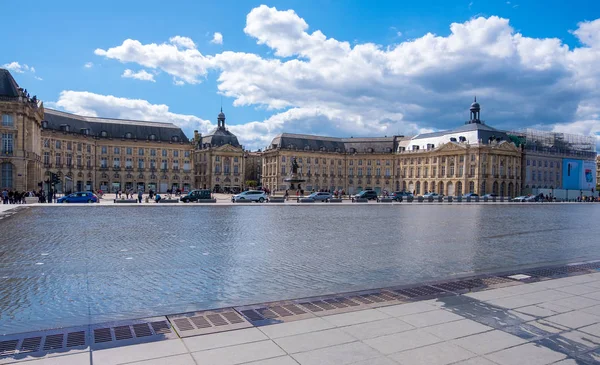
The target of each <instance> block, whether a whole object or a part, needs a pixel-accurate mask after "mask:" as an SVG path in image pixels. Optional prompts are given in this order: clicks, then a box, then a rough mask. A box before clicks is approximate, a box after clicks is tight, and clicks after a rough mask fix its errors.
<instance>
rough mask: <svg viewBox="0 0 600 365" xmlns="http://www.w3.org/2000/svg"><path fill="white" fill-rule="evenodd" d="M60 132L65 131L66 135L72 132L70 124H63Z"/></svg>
mask: <svg viewBox="0 0 600 365" xmlns="http://www.w3.org/2000/svg"><path fill="white" fill-rule="evenodd" d="M60 130H61V131H63V132H65V133H67V132H69V130H70V128H69V125H68V124H61V125H60Z"/></svg>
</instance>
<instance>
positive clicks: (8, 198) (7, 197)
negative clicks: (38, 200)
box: [2, 189, 38, 204]
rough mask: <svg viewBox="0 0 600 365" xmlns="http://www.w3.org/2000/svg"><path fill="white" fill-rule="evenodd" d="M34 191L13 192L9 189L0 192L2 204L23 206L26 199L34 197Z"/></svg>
mask: <svg viewBox="0 0 600 365" xmlns="http://www.w3.org/2000/svg"><path fill="white" fill-rule="evenodd" d="M36 196H38V193H36V192H35V191H21V192H19V191H16V190H15V191H13V190H9V189H4V190H2V204H25V198H26V197H36Z"/></svg>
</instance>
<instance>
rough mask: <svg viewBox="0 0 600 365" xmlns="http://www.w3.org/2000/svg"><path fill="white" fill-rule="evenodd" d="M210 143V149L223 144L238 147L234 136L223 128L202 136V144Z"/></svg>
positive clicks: (238, 143)
mask: <svg viewBox="0 0 600 365" xmlns="http://www.w3.org/2000/svg"><path fill="white" fill-rule="evenodd" d="M205 143H210V145H211V147H218V146H222V145H225V144H229V145H232V146H233V147H240V142H238V139H237V137H236V136H235V134H233V133H231V132H230V131H228V130H227V129H225V128H217V129H215V130H214V131H212V132H211V133H209V134H207V135H205V136H202V144H205Z"/></svg>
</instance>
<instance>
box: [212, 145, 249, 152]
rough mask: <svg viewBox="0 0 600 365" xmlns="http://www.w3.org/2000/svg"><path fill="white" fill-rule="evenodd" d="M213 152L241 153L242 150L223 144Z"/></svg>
mask: <svg viewBox="0 0 600 365" xmlns="http://www.w3.org/2000/svg"><path fill="white" fill-rule="evenodd" d="M214 150H215V151H220V152H243V150H242V149H241V148H240V147H235V146H232V145H230V144H224V145H222V146H219V147H216V148H215V149H214Z"/></svg>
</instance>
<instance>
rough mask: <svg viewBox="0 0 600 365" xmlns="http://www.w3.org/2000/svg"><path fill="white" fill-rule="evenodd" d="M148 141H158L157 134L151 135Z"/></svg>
mask: <svg viewBox="0 0 600 365" xmlns="http://www.w3.org/2000/svg"><path fill="white" fill-rule="evenodd" d="M148 139H149V140H151V141H156V135H155V134H151V135H149V136H148Z"/></svg>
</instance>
